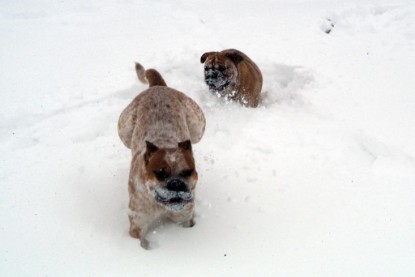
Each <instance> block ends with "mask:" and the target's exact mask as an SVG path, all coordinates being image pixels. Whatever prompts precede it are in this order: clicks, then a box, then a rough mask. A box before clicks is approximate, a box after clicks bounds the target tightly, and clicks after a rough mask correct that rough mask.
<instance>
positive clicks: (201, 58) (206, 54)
mask: <svg viewBox="0 0 415 277" xmlns="http://www.w3.org/2000/svg"><path fill="white" fill-rule="evenodd" d="M213 53H215V52H206V53H204V54H203V55H202V57H200V63H205V61H206V59H207V57H208V56H209V55H210V54H213Z"/></svg>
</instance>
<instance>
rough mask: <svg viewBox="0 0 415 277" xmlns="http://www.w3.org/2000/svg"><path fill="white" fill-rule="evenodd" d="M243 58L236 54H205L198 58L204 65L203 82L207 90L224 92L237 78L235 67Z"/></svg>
mask: <svg viewBox="0 0 415 277" xmlns="http://www.w3.org/2000/svg"><path fill="white" fill-rule="evenodd" d="M242 60H243V58H242V57H241V56H240V55H239V54H238V53H236V52H227V53H221V52H207V53H204V54H203V55H202V56H201V57H200V62H201V63H204V72H205V82H206V84H207V85H208V86H209V90H211V91H213V92H218V93H219V94H220V93H222V92H224V91H225V90H226V89H227V88H228V87H229V86H230V85H231V84H234V83H235V82H236V80H237V77H238V69H237V65H238V63H239V62H241V61H242Z"/></svg>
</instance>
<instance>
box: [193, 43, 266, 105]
mask: <svg viewBox="0 0 415 277" xmlns="http://www.w3.org/2000/svg"><path fill="white" fill-rule="evenodd" d="M200 62H201V63H204V72H205V73H204V75H205V82H206V84H207V85H208V86H209V90H210V91H212V92H213V93H216V94H217V95H219V96H221V97H224V98H225V99H227V100H231V101H237V102H239V103H241V104H243V105H244V106H248V107H257V106H258V103H259V100H260V93H261V89H262V74H261V71H260V70H259V68H258V66H257V65H256V64H255V63H254V62H253V61H252V60H251V59H250V58H249V57H248V56H247V55H245V54H244V53H242V52H241V51H238V50H236V49H227V50H223V51H221V52H207V53H204V54H203V55H202V57H201V58H200Z"/></svg>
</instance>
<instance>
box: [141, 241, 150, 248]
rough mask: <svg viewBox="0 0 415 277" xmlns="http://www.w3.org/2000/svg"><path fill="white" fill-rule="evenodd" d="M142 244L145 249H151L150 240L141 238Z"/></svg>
mask: <svg viewBox="0 0 415 277" xmlns="http://www.w3.org/2000/svg"><path fill="white" fill-rule="evenodd" d="M140 246H141V247H142V248H144V249H145V250H149V249H150V242H149V241H148V240H146V239H140Z"/></svg>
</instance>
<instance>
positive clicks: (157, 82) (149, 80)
mask: <svg viewBox="0 0 415 277" xmlns="http://www.w3.org/2000/svg"><path fill="white" fill-rule="evenodd" d="M135 72H136V73H137V77H138V80H140V81H141V82H142V83H144V84H148V85H149V86H150V87H153V86H164V87H165V86H167V85H166V82H165V81H164V79H163V77H161V75H160V73H158V71H157V70H155V69H147V70H146V69H144V67H143V66H142V65H141V64H139V63H135Z"/></svg>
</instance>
